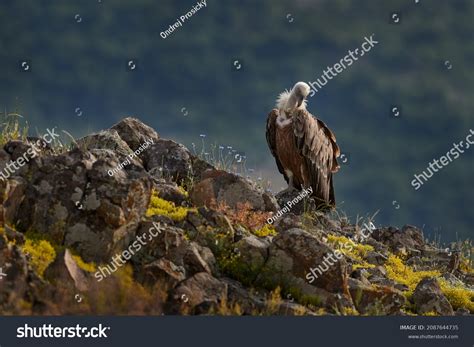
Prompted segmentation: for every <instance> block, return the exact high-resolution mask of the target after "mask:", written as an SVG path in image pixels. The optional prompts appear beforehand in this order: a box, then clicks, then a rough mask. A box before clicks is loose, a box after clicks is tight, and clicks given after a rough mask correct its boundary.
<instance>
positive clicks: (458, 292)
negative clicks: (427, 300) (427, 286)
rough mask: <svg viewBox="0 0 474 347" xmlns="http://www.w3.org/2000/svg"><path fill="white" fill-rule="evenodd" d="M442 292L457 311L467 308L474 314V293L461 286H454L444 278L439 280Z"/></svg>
mask: <svg viewBox="0 0 474 347" xmlns="http://www.w3.org/2000/svg"><path fill="white" fill-rule="evenodd" d="M438 283H439V285H440V287H441V291H442V292H443V294H444V295H445V296H446V298H447V299H448V301H449V303H450V304H451V306H453V308H454V309H455V310H457V309H458V308H462V307H465V308H467V309H468V310H469V311H470V312H471V313H474V291H473V290H471V289H467V288H464V287H461V286H453V285H452V284H449V283H448V281H446V280H445V279H444V278H440V279H438Z"/></svg>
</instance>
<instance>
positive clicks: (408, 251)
mask: <svg viewBox="0 0 474 347" xmlns="http://www.w3.org/2000/svg"><path fill="white" fill-rule="evenodd" d="M372 237H373V238H374V239H375V240H376V241H379V242H382V243H383V244H385V245H387V246H388V247H389V248H390V250H391V251H392V252H394V253H396V254H401V255H409V256H415V255H419V254H420V253H421V250H422V249H424V248H425V242H424V239H423V233H422V231H421V230H420V229H418V228H417V227H414V226H410V225H405V226H404V227H403V228H402V230H401V231H400V230H398V229H396V228H393V227H389V228H380V229H375V230H374V231H373V232H372Z"/></svg>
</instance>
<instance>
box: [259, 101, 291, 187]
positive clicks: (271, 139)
mask: <svg viewBox="0 0 474 347" xmlns="http://www.w3.org/2000/svg"><path fill="white" fill-rule="evenodd" d="M277 118H278V110H277V109H273V110H272V111H271V112H270V113H269V114H268V116H267V130H266V134H265V135H266V137H267V143H268V147H269V148H270V152H272V155H273V157H275V161H276V164H277V166H278V171H280V173H281V174H283V176H284V177H285V180H286V182H287V183H288V177H287V176H286V173H285V170H284V169H283V165H282V164H281V162H280V160H278V155H277V152H276V127H277V124H276V119H277Z"/></svg>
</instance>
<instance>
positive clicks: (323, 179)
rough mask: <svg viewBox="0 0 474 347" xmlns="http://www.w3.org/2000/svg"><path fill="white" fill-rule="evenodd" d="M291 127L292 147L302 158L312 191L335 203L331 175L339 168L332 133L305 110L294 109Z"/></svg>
mask: <svg viewBox="0 0 474 347" xmlns="http://www.w3.org/2000/svg"><path fill="white" fill-rule="evenodd" d="M293 129H294V134H295V144H296V147H297V148H298V150H299V152H300V154H301V155H302V156H303V157H304V159H305V163H306V167H307V171H308V176H309V179H308V181H309V182H310V184H311V187H312V188H313V195H314V196H315V197H316V198H317V199H319V200H321V201H322V202H325V203H327V204H329V205H335V204H336V199H335V196H334V188H333V182H332V179H333V178H332V175H333V173H335V172H337V171H338V170H339V164H338V162H337V157H338V156H339V154H340V150H339V146H338V145H337V144H336V137H335V136H334V133H333V132H332V131H331V130H330V129H329V128H328V127H327V126H326V124H324V123H323V122H322V121H320V120H319V119H316V118H314V117H313V116H312V115H311V114H310V113H309V112H308V111H306V110H298V111H297V112H295V114H294V115H293Z"/></svg>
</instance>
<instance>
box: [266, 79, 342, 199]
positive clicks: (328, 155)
mask: <svg viewBox="0 0 474 347" xmlns="http://www.w3.org/2000/svg"><path fill="white" fill-rule="evenodd" d="M309 92H310V88H309V86H308V85H307V84H306V83H304V82H298V83H296V84H295V86H294V87H293V89H292V90H291V91H288V90H286V91H284V92H283V93H281V94H280V96H279V97H278V99H277V102H276V108H275V109H273V110H272V111H271V112H270V114H269V115H268V117H267V129H266V136H267V142H268V146H269V147H270V151H271V152H272V154H273V156H274V157H275V161H276V164H277V166H278V170H279V171H280V173H281V174H283V176H284V177H285V180H286V182H287V183H288V189H295V188H296V189H298V190H300V189H302V188H309V187H311V188H312V190H313V194H312V197H313V198H315V200H316V202H317V205H318V208H329V207H334V206H335V205H336V199H335V196H334V186H333V177H332V175H333V173H335V172H337V171H338V169H339V164H338V162H337V157H339V154H340V150H339V147H338V145H337V144H336V137H335V136H334V133H333V132H332V131H331V130H330V129H329V128H328V127H327V126H326V124H324V123H323V122H322V121H321V120H319V119H317V118H316V117H314V116H313V115H312V114H311V113H309V112H308V110H306V97H307V96H308V94H309Z"/></svg>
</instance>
